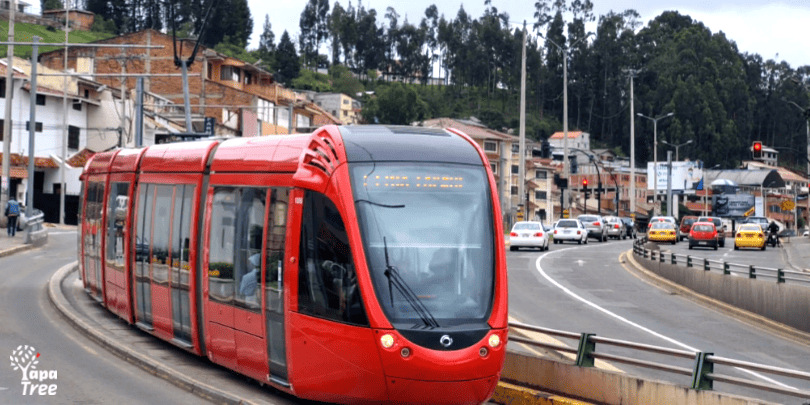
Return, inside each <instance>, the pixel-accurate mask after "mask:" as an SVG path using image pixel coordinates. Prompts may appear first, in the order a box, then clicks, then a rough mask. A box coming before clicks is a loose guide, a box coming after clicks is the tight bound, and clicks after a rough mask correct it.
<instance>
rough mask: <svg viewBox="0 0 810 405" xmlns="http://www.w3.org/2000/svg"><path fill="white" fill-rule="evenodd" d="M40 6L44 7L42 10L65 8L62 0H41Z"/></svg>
mask: <svg viewBox="0 0 810 405" xmlns="http://www.w3.org/2000/svg"><path fill="white" fill-rule="evenodd" d="M39 6H40V7H41V8H42V11H45V10H60V9H62V8H64V6H63V5H62V1H61V0H39Z"/></svg>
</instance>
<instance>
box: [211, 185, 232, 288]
mask: <svg viewBox="0 0 810 405" xmlns="http://www.w3.org/2000/svg"><path fill="white" fill-rule="evenodd" d="M236 198H237V193H236V188H233V187H217V188H215V189H214V198H213V200H212V202H211V233H210V235H209V237H210V243H209V245H210V246H209V249H210V250H209V252H208V297H209V299H210V300H212V301H218V302H222V303H226V304H231V303H232V302H233V295H234V286H233V281H234V278H233V258H234V254H235V249H234V246H233V240H234V232H235V229H234V226H235V222H236V208H237V207H236V202H237V200H236Z"/></svg>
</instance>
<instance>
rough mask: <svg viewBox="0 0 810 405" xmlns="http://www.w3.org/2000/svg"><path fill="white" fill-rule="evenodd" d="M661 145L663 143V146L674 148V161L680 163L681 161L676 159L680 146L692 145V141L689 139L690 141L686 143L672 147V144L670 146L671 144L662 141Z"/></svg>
mask: <svg viewBox="0 0 810 405" xmlns="http://www.w3.org/2000/svg"><path fill="white" fill-rule="evenodd" d="M661 143H663V144H664V145H669V146H672V147H674V148H675V161H676V162H680V161H681V160H680V159H678V150H679V149H680V148H681V146H685V145H689V144H690V143H692V140H691V139H690V140H688V141H686V143H681V144H678V145H673V144H671V143H669V142H667V141H664V140H662V141H661Z"/></svg>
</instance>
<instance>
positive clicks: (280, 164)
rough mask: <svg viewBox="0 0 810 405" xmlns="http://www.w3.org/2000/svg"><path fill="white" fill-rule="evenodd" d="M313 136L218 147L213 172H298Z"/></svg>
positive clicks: (237, 142)
mask: <svg viewBox="0 0 810 405" xmlns="http://www.w3.org/2000/svg"><path fill="white" fill-rule="evenodd" d="M311 137H312V134H297V135H273V136H262V137H254V138H234V139H229V140H227V141H225V142H222V144H221V145H220V146H219V148H217V151H216V152H215V154H214V161H213V162H211V171H212V172H217V173H220V172H263V173H273V172H275V173H295V171H296V170H297V168H298V159H299V158H300V157H301V152H302V151H303V150H304V148H305V147H306V146H307V143H308V141H309V140H310V138H311Z"/></svg>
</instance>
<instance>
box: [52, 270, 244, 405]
mask: <svg viewBox="0 0 810 405" xmlns="http://www.w3.org/2000/svg"><path fill="white" fill-rule="evenodd" d="M77 268H78V262H73V263H70V264H68V265H66V266H63V267H62V268H60V269H59V270H57V271H56V273H54V274H53V275H52V276H51V277H50V279H48V284H47V290H48V298H49V300H50V302H51V305H52V306H53V307H54V308H56V310H57V311H59V314H60V315H62V317H64V318H65V319H66V320H67V321H68V322H69V323H70V324H71V325H72V326H73V327H74V328H75V329H77V330H78V331H79V332H81V333H82V334H84V335H85V336H87V337H89V338H90V339H91V340H93V341H94V342H96V343H98V344H99V345H101V346H103V347H104V348H105V349H107V350H109V351H110V352H112V353H113V354H114V355H116V356H118V357H120V358H121V359H123V360H126V361H127V362H129V363H132V364H134V365H136V366H138V367H140V368H141V369H143V370H146V371H147V372H149V373H150V374H152V375H154V376H156V377H159V378H162V379H164V380H166V381H168V382H170V383H172V384H174V385H175V386H177V387H180V388H183V389H185V390H186V391H189V392H191V393H193V394H195V395H197V396H199V397H201V398H204V399H206V400H209V401H212V402H216V403H224V404H233V405H241V404H257V403H256V402H252V401H249V400H245V399H242V398H239V397H237V396H235V395H233V394H230V393H228V392H226V391H223V390H220V389H217V388H214V387H212V386H210V385H208V384H205V383H203V382H200V381H197V380H195V379H193V378H191V377H188V376H185V375H183V374H181V373H179V372H177V371H176V370H174V369H173V368H171V367H169V366H167V365H165V364H163V363H160V362H158V361H156V360H154V359H152V358H150V357H148V356H145V355H143V354H140V353H138V352H136V351H134V350H131V349H130V348H128V347H126V346H124V345H122V344H120V343H118V342H117V341H115V340H113V339H111V338H109V337H108V336H105V335H104V334H103V333H101V331H100V330H98V329H96V328H94V327H93V326H91V325H89V324H87V322H85V321H84V320H82V319H79V318H78V317H77V316H76V315H74V314H73V313H72V312H71V311H70V310H69V309H68V308H69V307H70V304H69V303H68V301H67V299H66V298H65V297H64V295H62V294H61V288H60V287H61V285H62V281H63V280H64V279H65V277H67V276H68V274H70V272H72V271H76V269H77Z"/></svg>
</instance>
